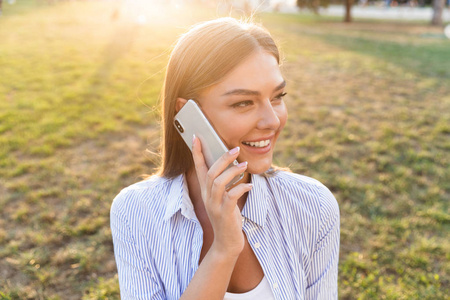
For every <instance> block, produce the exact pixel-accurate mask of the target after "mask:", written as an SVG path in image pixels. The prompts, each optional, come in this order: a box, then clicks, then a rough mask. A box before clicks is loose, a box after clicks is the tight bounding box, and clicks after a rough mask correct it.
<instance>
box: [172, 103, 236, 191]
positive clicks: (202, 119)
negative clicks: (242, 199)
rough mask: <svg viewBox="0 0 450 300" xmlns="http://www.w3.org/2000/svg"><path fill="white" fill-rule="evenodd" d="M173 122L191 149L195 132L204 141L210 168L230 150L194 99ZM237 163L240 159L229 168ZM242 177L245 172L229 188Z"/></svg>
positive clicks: (206, 158) (207, 162)
mask: <svg viewBox="0 0 450 300" xmlns="http://www.w3.org/2000/svg"><path fill="white" fill-rule="evenodd" d="M173 123H174V125H175V128H176V129H177V130H178V133H179V134H180V135H181V137H182V138H183V140H184V142H185V143H186V145H187V146H188V147H189V149H191V151H192V138H193V135H194V134H195V136H196V137H198V139H199V140H200V141H201V143H202V152H203V156H204V157H205V162H206V165H207V166H208V168H210V167H211V166H212V165H213V164H214V162H216V161H217V160H218V159H219V157H221V156H222V155H223V154H224V153H225V152H228V148H227V147H226V146H225V144H224V143H223V141H222V140H221V139H220V137H219V135H218V134H217V133H216V131H215V130H214V128H213V127H212V125H211V123H210V122H209V121H208V119H207V118H206V116H205V115H204V114H203V112H202V110H201V109H200V107H199V106H198V105H197V103H196V102H195V101H194V100H188V101H187V102H186V104H185V105H184V106H183V107H182V108H181V109H180V111H179V112H178V113H177V114H176V116H175V118H174V122H173ZM237 164H238V161H237V160H235V161H234V162H233V163H232V164H230V165H229V166H228V167H227V168H229V167H231V166H233V165H237ZM242 177H244V173H242V174H239V175H238V176H236V177H234V178H233V180H231V181H230V183H228V184H227V186H226V187H227V189H228V188H230V187H231V186H232V185H233V184H235V183H236V182H238V181H239V180H241V179H242Z"/></svg>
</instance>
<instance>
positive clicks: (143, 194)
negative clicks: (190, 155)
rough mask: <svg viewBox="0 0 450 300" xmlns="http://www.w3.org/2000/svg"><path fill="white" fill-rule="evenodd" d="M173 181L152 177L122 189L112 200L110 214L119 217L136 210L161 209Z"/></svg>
mask: <svg viewBox="0 0 450 300" xmlns="http://www.w3.org/2000/svg"><path fill="white" fill-rule="evenodd" d="M173 181H174V180H173V179H168V178H165V177H160V176H152V177H150V178H149V179H146V180H143V181H141V182H137V183H134V184H132V185H130V186H128V187H126V188H124V189H123V190H121V191H120V193H119V194H118V195H117V196H116V197H115V198H114V200H113V202H112V205H111V214H116V215H118V216H121V215H123V214H125V215H127V214H130V213H132V212H133V211H136V210H139V211H143V210H148V209H153V210H155V209H156V210H158V209H161V208H162V207H163V205H162V204H163V203H164V202H165V199H166V198H167V196H168V194H169V192H170V188H171V186H172V184H173Z"/></svg>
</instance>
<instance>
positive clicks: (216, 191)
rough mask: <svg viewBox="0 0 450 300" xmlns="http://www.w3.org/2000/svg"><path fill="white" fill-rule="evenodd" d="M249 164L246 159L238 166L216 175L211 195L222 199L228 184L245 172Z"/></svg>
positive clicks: (219, 199)
mask: <svg viewBox="0 0 450 300" xmlns="http://www.w3.org/2000/svg"><path fill="white" fill-rule="evenodd" d="M247 165H248V164H247V162H246V161H244V162H241V163H240V164H238V165H236V166H233V167H231V168H228V169H227V170H225V171H224V172H223V173H222V174H220V175H219V176H218V177H216V178H215V179H214V181H213V183H212V187H211V197H212V198H213V199H217V201H221V199H222V198H223V193H224V192H225V190H226V188H227V185H228V184H229V183H230V182H231V181H232V180H233V178H235V177H236V176H239V174H241V173H243V172H245V170H246V169H247Z"/></svg>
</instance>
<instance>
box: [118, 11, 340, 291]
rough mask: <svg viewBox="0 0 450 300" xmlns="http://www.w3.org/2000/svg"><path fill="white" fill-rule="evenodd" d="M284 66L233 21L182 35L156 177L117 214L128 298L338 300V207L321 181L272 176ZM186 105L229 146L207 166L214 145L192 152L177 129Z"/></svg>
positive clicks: (166, 95)
mask: <svg viewBox="0 0 450 300" xmlns="http://www.w3.org/2000/svg"><path fill="white" fill-rule="evenodd" d="M279 64H280V58H279V53H278V49H277V46H276V45H275V43H274V41H273V39H272V38H271V36H270V34H269V33H268V32H267V31H266V30H264V29H263V28H261V27H259V26H256V25H254V24H248V23H240V22H238V21H236V20H234V19H232V18H223V19H218V20H213V21H209V22H206V23H202V24H200V25H197V26H195V27H193V28H192V29H191V30H190V31H189V32H187V33H186V34H185V35H183V36H182V37H181V38H180V40H179V41H178V43H177V45H176V46H175V48H174V50H173V52H172V55H171V57H170V61H169V64H168V66H167V71H166V77H165V81H164V87H163V94H162V105H163V116H162V127H163V139H162V166H161V168H160V172H159V173H158V174H157V175H154V176H152V177H150V178H148V179H147V180H145V181H142V182H139V183H136V184H134V185H131V186H130V187H128V188H126V189H124V190H122V191H121V193H120V194H119V195H118V196H117V197H116V198H115V199H114V202H113V205H112V208H111V229H112V235H113V241H114V254H115V258H116V262H117V268H118V272H119V283H120V291H121V296H122V299H208V300H211V299H337V264H338V256H339V208H338V205H337V202H336V200H335V198H334V197H333V195H332V194H331V193H330V191H329V190H328V189H327V188H326V187H325V186H324V185H322V184H321V183H320V182H318V181H317V180H314V179H311V178H308V177H306V176H301V175H297V174H293V173H290V172H286V171H282V170H277V169H276V168H274V167H272V156H273V150H274V147H275V143H276V141H277V138H278V136H279V134H280V132H281V130H282V129H283V127H284V125H285V123H286V119H287V110H286V106H285V104H284V102H283V96H284V95H285V92H284V90H285V86H286V82H285V80H284V79H283V76H282V74H281V72H280V68H279ZM188 99H194V100H195V101H197V103H199V105H200V106H201V109H202V110H203V112H204V113H205V115H206V116H207V118H208V119H209V120H210V121H211V123H212V124H213V126H214V128H215V129H216V131H217V133H218V134H219V135H220V137H221V138H222V140H223V141H224V142H225V144H226V145H227V146H228V148H229V149H231V150H229V151H228V152H227V153H225V154H224V155H223V156H222V157H221V158H220V159H219V160H217V161H216V162H215V163H214V164H213V165H212V166H211V168H209V169H208V168H207V166H206V164H205V160H204V157H203V155H202V148H203V147H206V145H201V142H200V140H199V139H198V138H196V137H193V149H192V152H191V151H190V150H189V148H188V147H187V146H186V145H185V143H184V141H183V140H182V138H181V137H180V135H179V134H178V132H177V131H176V129H175V127H174V125H173V119H174V116H175V114H176V113H177V112H178V111H179V110H180V109H181V108H182V107H183V105H184V104H185V103H186V102H187V100H188ZM235 159H237V160H238V161H239V162H240V163H239V164H238V165H236V166H233V167H231V168H229V169H226V168H227V166H228V165H229V164H230V163H231V162H233V161H234V160H235ZM243 172H244V174H245V176H244V178H243V179H242V180H241V181H240V182H238V183H237V184H235V185H234V186H233V187H231V188H230V189H226V188H225V186H226V185H227V184H228V183H229V182H230V181H231V180H232V179H233V178H234V177H235V176H236V175H238V174H240V173H243Z"/></svg>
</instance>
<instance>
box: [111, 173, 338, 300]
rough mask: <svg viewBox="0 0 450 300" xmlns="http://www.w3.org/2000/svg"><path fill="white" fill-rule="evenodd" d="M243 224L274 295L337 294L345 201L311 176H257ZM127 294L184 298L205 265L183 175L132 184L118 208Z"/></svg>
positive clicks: (118, 252)
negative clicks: (201, 262) (341, 206)
mask: <svg viewBox="0 0 450 300" xmlns="http://www.w3.org/2000/svg"><path fill="white" fill-rule="evenodd" d="M252 183H253V185H254V186H253V189H252V190H251V191H250V193H249V195H248V198H247V202H246V204H245V206H244V209H243V210H242V216H243V217H244V220H245V221H244V223H243V230H244V232H245V234H246V236H247V239H248V241H249V243H250V245H251V247H252V249H253V251H254V252H255V255H256V257H257V258H258V260H259V262H260V264H261V266H262V268H263V271H264V274H265V276H266V277H267V279H268V281H269V283H270V284H271V287H272V291H273V293H274V296H275V299H289V300H290V299H327V300H328V299H337V266H338V258H339V207H338V205H337V202H336V199H335V198H334V197H333V195H332V194H331V193H330V191H329V190H328V189H327V188H326V187H325V186H324V185H323V184H321V183H320V182H318V181H317V180H314V179H312V178H309V177H306V176H301V175H297V174H293V173H288V172H282V171H280V172H277V173H276V175H274V176H273V177H263V176H260V175H253V176H252ZM111 230H112V236H113V242H114V254H115V258H116V263H117V268H118V272H119V283H120V293H121V297H122V299H179V298H180V296H181V295H182V293H183V291H184V290H185V289H186V288H187V286H188V284H189V282H190V280H191V279H192V277H193V276H194V273H195V272H196V270H197V269H198V261H199V257H200V251H201V248H202V244H203V232H202V228H201V226H200V223H199V221H198V220H197V218H196V216H195V212H194V208H193V205H192V202H191V200H190V199H189V196H188V192H187V186H186V181H185V179H184V177H183V176H182V175H180V176H178V177H176V178H174V179H167V178H161V177H156V176H155V177H152V178H150V179H148V180H146V181H143V182H139V183H136V184H134V185H131V186H129V187H128V188H125V189H124V190H122V191H121V192H120V194H119V195H117V197H116V198H115V199H114V201H113V204H112V207H111Z"/></svg>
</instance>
